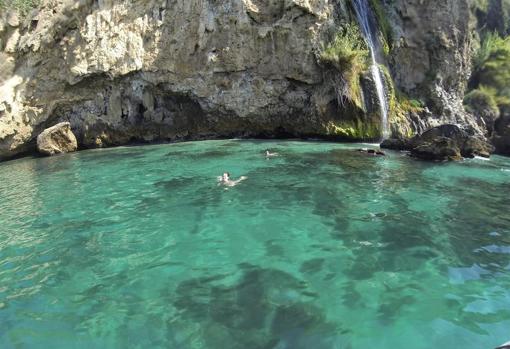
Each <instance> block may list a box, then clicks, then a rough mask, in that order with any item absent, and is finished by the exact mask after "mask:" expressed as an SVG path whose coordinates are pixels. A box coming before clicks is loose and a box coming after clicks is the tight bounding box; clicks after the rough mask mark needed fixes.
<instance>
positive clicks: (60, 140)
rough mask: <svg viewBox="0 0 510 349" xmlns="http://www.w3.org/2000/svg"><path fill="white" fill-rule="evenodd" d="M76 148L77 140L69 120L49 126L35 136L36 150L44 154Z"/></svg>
mask: <svg viewBox="0 0 510 349" xmlns="http://www.w3.org/2000/svg"><path fill="white" fill-rule="evenodd" d="M76 149H78V142H77V141H76V136H75V135H74V133H73V131H71V124H70V123H69V122H62V123H60V124H57V125H55V126H53V127H50V128H48V129H46V130H44V131H43V132H42V133H41V134H40V135H39V136H38V137H37V150H38V151H39V152H40V153H41V154H44V155H55V154H62V153H70V152H73V151H76Z"/></svg>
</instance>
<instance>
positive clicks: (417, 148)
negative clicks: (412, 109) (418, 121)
mask: <svg viewBox="0 0 510 349" xmlns="http://www.w3.org/2000/svg"><path fill="white" fill-rule="evenodd" d="M381 148H387V149H395V150H408V151H410V152H411V156H413V157H416V158H419V159H423V160H436V161H445V160H460V159H462V158H473V157H475V156H483V157H489V156H490V154H491V153H492V152H493V151H494V147H493V146H492V145H490V144H489V143H488V142H487V141H486V140H485V139H484V138H483V137H482V136H480V135H477V134H476V133H475V132H474V131H472V130H470V129H463V128H460V127H459V126H457V125H452V124H447V125H441V126H438V127H434V128H431V129H429V130H427V131H425V132H424V133H422V134H421V135H418V136H415V137H413V138H411V139H410V140H407V141H406V140H401V139H400V140H386V141H385V142H383V143H382V144H381Z"/></svg>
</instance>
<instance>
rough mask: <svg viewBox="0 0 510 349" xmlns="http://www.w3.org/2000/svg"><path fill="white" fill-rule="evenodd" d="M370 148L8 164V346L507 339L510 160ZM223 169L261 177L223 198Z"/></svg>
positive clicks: (128, 151) (213, 145)
mask: <svg viewBox="0 0 510 349" xmlns="http://www.w3.org/2000/svg"><path fill="white" fill-rule="evenodd" d="M359 146H360V145H342V144H334V143H314V142H308V143H307V142H251V141H208V142H196V143H182V144H175V145H157V146H144V147H127V148H117V149H107V150H94V151H85V152H80V153H76V154H71V155H65V156H59V157H55V158H41V159H29V158H27V159H20V160H16V161H12V162H7V163H2V164H0V199H1V200H0V226H1V228H0V348H52V349H53V348H185V349H187V348H207V349H215V348H220V349H229V348H257V349H259V348H260V349H262V348H267V349H269V348H274V349H291V348H292V349H301V348H311V349H326V348H346V349H347V348H349V349H365V348H379V349H380V348H382V349H386V348H387V349H401V348H402V349H404V348H406V349H408V348H413V349H421V348H427V349H429V348H441V349H442V348H459V349H460V348H462V349H471V348H472V349H475V348H476V349H481V348H493V347H495V346H496V345H499V344H502V343H503V342H505V341H508V340H510V210H509V209H510V190H509V189H510V159H508V158H501V157H494V158H493V159H492V160H491V161H483V160H477V159H474V160H468V161H465V162H462V163H458V164H454V163H448V164H431V163H424V162H418V161H414V160H412V159H410V158H407V157H406V156H404V155H402V154H400V153H390V154H389V156H388V157H386V158H374V157H370V156H367V155H365V154H361V153H358V152H356V151H355V150H354V149H355V148H357V147H359ZM267 148H269V149H271V150H272V151H277V152H279V153H280V155H281V156H280V157H278V158H271V159H269V160H268V159H265V157H264V156H263V155H262V152H263V151H264V150H265V149H267ZM223 171H230V172H231V173H232V175H233V177H238V176H241V175H246V176H248V179H247V180H246V181H244V182H242V183H240V184H239V185H238V186H236V187H233V188H229V189H225V188H223V187H219V186H218V185H217V183H216V176H219V175H221V173H222V172H223Z"/></svg>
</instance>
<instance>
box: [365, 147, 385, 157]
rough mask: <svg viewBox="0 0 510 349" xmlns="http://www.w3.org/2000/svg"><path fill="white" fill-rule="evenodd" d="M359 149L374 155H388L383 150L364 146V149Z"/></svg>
mask: <svg viewBox="0 0 510 349" xmlns="http://www.w3.org/2000/svg"><path fill="white" fill-rule="evenodd" d="M358 151H359V152H360V153H365V154H369V155H374V156H386V153H385V152H383V151H382V150H376V149H367V148H362V149H358Z"/></svg>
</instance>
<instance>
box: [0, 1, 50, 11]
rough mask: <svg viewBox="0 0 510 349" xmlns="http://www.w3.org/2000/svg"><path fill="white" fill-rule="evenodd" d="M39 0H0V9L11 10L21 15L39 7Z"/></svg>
mask: <svg viewBox="0 0 510 349" xmlns="http://www.w3.org/2000/svg"><path fill="white" fill-rule="evenodd" d="M39 3H40V0H0V10H1V9H13V10H17V11H19V12H21V13H27V12H28V11H30V10H31V9H33V8H35V7H37V6H39Z"/></svg>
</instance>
